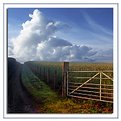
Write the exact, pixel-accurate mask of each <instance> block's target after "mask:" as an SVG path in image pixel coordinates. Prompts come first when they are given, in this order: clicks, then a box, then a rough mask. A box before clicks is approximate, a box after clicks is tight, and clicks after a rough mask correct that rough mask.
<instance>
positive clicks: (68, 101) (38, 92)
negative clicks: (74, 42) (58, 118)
mask: <svg viewBox="0 0 121 121" xmlns="http://www.w3.org/2000/svg"><path fill="white" fill-rule="evenodd" d="M62 64H63V63H61V62H26V63H25V64H24V65H23V70H22V83H23V85H24V87H25V88H26V89H27V91H28V92H29V93H30V95H31V96H32V97H33V98H34V100H36V101H37V102H38V103H37V105H36V107H37V111H38V113H112V112H113V104H112V103H105V102H99V101H93V100H85V99H77V98H70V97H62V96H61V92H62V79H63V73H62V72H63V69H62ZM73 70H74V71H104V70H106V71H107V70H111V71H113V65H112V63H101V64H100V63H70V64H69V71H73ZM78 75H80V74H77V75H74V73H73V74H71V75H70V77H69V78H70V81H72V80H71V79H72V78H73V77H74V76H78ZM111 75H112V74H111ZM81 76H90V74H85V73H83V75H81ZM112 76H113V75H112ZM93 81H95V83H96V80H93ZM75 82H79V81H78V80H75ZM104 82H105V81H104ZM107 82H108V84H109V81H107Z"/></svg>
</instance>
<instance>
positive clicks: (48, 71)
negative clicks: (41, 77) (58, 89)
mask: <svg viewBox="0 0 121 121" xmlns="http://www.w3.org/2000/svg"><path fill="white" fill-rule="evenodd" d="M49 81H50V69H49V68H48V69H47V83H49Z"/></svg>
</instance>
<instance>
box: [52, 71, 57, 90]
mask: <svg viewBox="0 0 121 121" xmlns="http://www.w3.org/2000/svg"><path fill="white" fill-rule="evenodd" d="M56 80H57V70H56V69H55V70H54V83H53V87H54V90H55V88H56Z"/></svg>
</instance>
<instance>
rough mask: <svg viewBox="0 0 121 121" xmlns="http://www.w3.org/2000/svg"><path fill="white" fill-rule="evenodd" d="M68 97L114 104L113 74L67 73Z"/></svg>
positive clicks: (97, 72)
mask: <svg viewBox="0 0 121 121" xmlns="http://www.w3.org/2000/svg"><path fill="white" fill-rule="evenodd" d="M67 96H69V97H75V98H82V99H91V100H97V101H104V102H111V103H113V72H112V71H67Z"/></svg>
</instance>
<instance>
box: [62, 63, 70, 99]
mask: <svg viewBox="0 0 121 121" xmlns="http://www.w3.org/2000/svg"><path fill="white" fill-rule="evenodd" d="M68 71H69V62H64V63H63V65H62V76H63V77H62V78H63V80H62V97H66V96H67V72H68Z"/></svg>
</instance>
